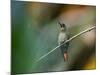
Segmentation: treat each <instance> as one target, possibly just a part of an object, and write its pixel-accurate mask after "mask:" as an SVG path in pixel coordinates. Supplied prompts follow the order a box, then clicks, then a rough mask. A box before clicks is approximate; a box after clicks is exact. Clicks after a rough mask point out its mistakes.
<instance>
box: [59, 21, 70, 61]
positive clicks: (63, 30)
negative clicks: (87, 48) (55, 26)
mask: <svg viewBox="0 0 100 75" xmlns="http://www.w3.org/2000/svg"><path fill="white" fill-rule="evenodd" d="M59 25H60V33H59V36H58V44H59V45H61V44H62V43H64V42H65V41H66V40H68V39H69V36H68V31H67V28H66V25H65V24H63V23H62V24H61V23H60V22H59ZM68 46H69V42H68V43H65V44H64V45H62V46H61V47H60V49H61V52H62V54H63V58H64V61H66V60H68V53H67V50H68Z"/></svg>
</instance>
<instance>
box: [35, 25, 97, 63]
mask: <svg viewBox="0 0 100 75" xmlns="http://www.w3.org/2000/svg"><path fill="white" fill-rule="evenodd" d="M95 28H96V27H95V26H93V27H91V28H88V29H86V30H84V31H82V32H80V33H78V34H76V35H75V36H73V37H71V38H70V39H68V40H66V41H65V42H64V43H63V44H61V45H58V46H56V47H55V48H54V49H52V50H51V51H49V52H48V53H46V54H44V55H43V56H41V57H40V58H39V59H38V60H36V62H38V61H40V60H42V59H43V58H44V57H46V56H47V55H49V54H50V53H52V52H53V51H55V50H56V49H57V48H59V47H60V46H62V45H64V44H65V43H68V42H70V41H72V40H73V39H75V38H76V37H78V36H80V35H82V34H84V33H86V32H88V31H91V30H93V29H95Z"/></svg>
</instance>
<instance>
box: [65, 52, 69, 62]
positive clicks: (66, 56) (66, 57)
mask: <svg viewBox="0 0 100 75" xmlns="http://www.w3.org/2000/svg"><path fill="white" fill-rule="evenodd" d="M64 61H68V54H67V53H64Z"/></svg>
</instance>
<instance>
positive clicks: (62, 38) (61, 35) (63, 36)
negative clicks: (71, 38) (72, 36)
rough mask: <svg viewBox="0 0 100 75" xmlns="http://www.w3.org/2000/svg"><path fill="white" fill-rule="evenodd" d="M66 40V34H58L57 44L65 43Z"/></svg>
mask: <svg viewBox="0 0 100 75" xmlns="http://www.w3.org/2000/svg"><path fill="white" fill-rule="evenodd" d="M66 39H67V35H66V33H60V34H59V37H58V42H59V43H60V42H63V41H65V40H66Z"/></svg>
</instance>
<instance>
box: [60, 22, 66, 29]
mask: <svg viewBox="0 0 100 75" xmlns="http://www.w3.org/2000/svg"><path fill="white" fill-rule="evenodd" d="M59 25H60V29H61V31H65V30H66V25H65V24H64V23H62V24H61V23H60V22H59Z"/></svg>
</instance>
